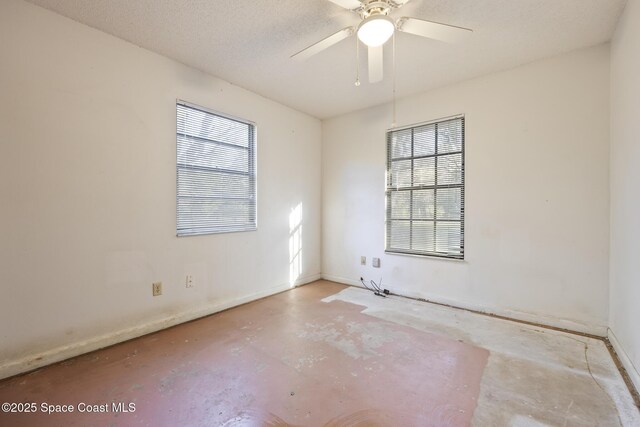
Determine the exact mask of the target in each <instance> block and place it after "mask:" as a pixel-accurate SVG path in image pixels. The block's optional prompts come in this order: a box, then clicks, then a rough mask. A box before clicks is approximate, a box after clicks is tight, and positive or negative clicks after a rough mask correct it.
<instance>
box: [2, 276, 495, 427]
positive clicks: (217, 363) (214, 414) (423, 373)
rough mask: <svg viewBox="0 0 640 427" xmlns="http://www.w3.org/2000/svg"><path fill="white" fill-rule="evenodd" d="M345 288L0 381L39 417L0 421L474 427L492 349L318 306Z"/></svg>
mask: <svg viewBox="0 0 640 427" xmlns="http://www.w3.org/2000/svg"><path fill="white" fill-rule="evenodd" d="M343 288H344V287H343V286H341V285H337V284H333V283H330V282H317V283H315V284H312V285H308V286H304V287H302V288H298V289H294V290H291V291H289V292H285V293H282V294H279V295H276V296H273V297H269V298H266V299H263V300H260V301H256V302H253V303H251V304H247V305H244V306H241V307H237V308H235V309H231V310H228V311H225V312H223V313H219V314H216V315H213V316H209V317H206V318H203V319H199V320H197V321H193V322H190V323H186V324H183V325H180V326H177V327H174V328H171V329H167V330H164V331H161V332H158V333H155V334H151V335H147V336H145V337H141V338H138V339H135V340H132V341H128V342H126V343H123V344H119V345H116V346H113V347H110V348H107V349H103V350H100V351H96V352H93V353H90V354H87V355H84V356H80V357H77V358H74V359H71V360H68V361H66V362H62V363H59V364H56V365H52V366H49V367H47V368H43V369H40V370H38V371H36V372H33V373H31V374H27V375H23V376H18V377H14V378H11V379H8V380H5V381H2V382H0V402H23V403H25V402H34V403H36V404H37V406H38V412H36V413H33V414H7V413H0V425H2V426H5V425H7V426H9V425H10V426H23V425H24V426H27V425H47V426H49V425H65V426H71V425H82V426H86V425H126V426H129V425H148V426H178V425H180V426H197V425H212V426H216V425H223V426H286V425H300V426H333V427H338V426H365V425H366V426H400V425H401V426H466V425H469V424H470V421H471V418H472V416H473V411H474V409H475V406H476V402H477V397H478V395H479V390H480V380H481V377H482V372H483V370H484V367H485V365H486V362H487V358H488V352H487V351H486V350H484V349H481V348H478V347H475V346H472V345H469V344H466V343H462V342H459V341H457V340H453V339H449V338H446V337H443V336H440V335H433V334H428V333H425V332H421V331H417V330H414V329H412V328H409V327H405V326H401V325H398V324H395V323H392V322H387V321H384V320H380V319H376V318H373V317H370V316H367V315H365V314H362V313H361V312H360V311H361V310H362V307H361V306H357V305H353V304H348V303H344V302H340V301H333V302H330V303H323V302H322V301H321V299H322V298H324V297H326V296H328V295H331V294H333V293H335V292H339V291H340V290H341V289H343ZM425 309H427V308H425ZM43 402H46V403H48V404H71V405H73V406H74V407H75V408H76V410H75V412H74V413H71V414H69V413H66V414H51V415H47V414H43V413H42V412H40V409H41V404H42V403H43ZM81 402H82V403H85V404H89V405H106V407H108V408H109V412H104V413H79V412H78V410H77V407H78V404H80V403H81ZM113 403H116V404H118V403H122V404H124V406H125V407H127V408H129V406H128V405H129V403H133V404H134V405H135V411H134V412H127V413H123V412H120V413H116V412H113V407H112V404H113ZM98 409H101V407H98Z"/></svg>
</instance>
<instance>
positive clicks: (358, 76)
mask: <svg viewBox="0 0 640 427" xmlns="http://www.w3.org/2000/svg"><path fill="white" fill-rule="evenodd" d="M355 39H356V87H357V86H360V43H358V38H357V37H355Z"/></svg>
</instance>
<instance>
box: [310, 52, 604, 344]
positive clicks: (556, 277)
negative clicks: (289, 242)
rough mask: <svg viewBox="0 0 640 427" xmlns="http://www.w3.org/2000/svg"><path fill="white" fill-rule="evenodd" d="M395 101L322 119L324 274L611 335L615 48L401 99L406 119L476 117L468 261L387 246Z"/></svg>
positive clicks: (472, 122)
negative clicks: (389, 140) (376, 263)
mask: <svg viewBox="0 0 640 427" xmlns="http://www.w3.org/2000/svg"><path fill="white" fill-rule="evenodd" d="M361 88H362V90H366V85H363V86H361ZM391 111H392V110H391V106H390V105H388V104H387V105H383V106H380V107H377V108H371V109H367V110H363V111H359V112H355V113H351V114H347V115H343V116H339V117H335V118H333V119H330V120H327V121H324V122H323V127H322V130H323V136H322V138H323V148H322V153H323V157H322V163H323V182H322V186H323V226H322V227H323V230H322V234H323V268H322V271H323V276H324V277H326V278H329V279H333V280H337V281H341V282H345V283H353V284H355V283H357V281H358V279H359V277H360V276H361V275H363V276H365V277H366V278H368V279H376V280H378V279H379V278H380V276H382V277H383V282H384V286H385V287H388V288H389V289H391V290H393V291H396V292H398V293H401V294H405V295H410V296H414V297H422V298H427V299H432V300H436V301H441V302H447V303H453V304H456V305H461V306H465V307H470V308H477V309H482V310H486V311H491V312H494V313H499V314H506V315H509V316H512V317H517V318H521V319H525V320H534V321H539V322H542V323H547V324H552V325H556V326H561V327H568V328H571V329H577V330H582V331H587V332H595V333H598V334H601V335H604V334H605V333H606V325H607V320H608V318H607V316H608V303H607V301H608V275H609V272H608V259H609V207H608V206H609V46H608V45H601V46H597V47H593V48H588V49H584V50H579V51H574V52H571V53H568V54H565V55H562V56H558V57H554V58H551V59H547V60H543V61H538V62H535V63H531V64H528V65H525V66H522V67H519V68H516V69H513V70H509V71H506V72H501V73H497V74H492V75H489V76H486V77H482V78H478V79H474V80H470V81H467V82H463V83H460V84H456V85H454V86H450V87H446V88H442V89H439V90H435V91H431V92H428V93H424V94H421V95H416V96H413V97H410V98H406V99H401V100H399V101H398V103H397V124H398V126H403V125H410V124H414V123H419V122H423V121H428V120H433V119H437V118H440V117H446V116H450V115H454V114H465V115H466V206H465V208H466V223H465V232H466V240H465V252H466V259H465V261H463V262H459V261H449V260H442V259H433V258H421V257H410V256H402V255H391V254H387V255H385V254H384V234H385V233H384V219H385V218H384V211H385V209H384V206H385V199H384V185H385V129H387V128H388V127H389V126H390V124H391V121H392V115H391ZM361 255H366V256H367V257H368V259H369V261H370V260H371V257H373V256H379V257H381V258H382V268H381V269H374V268H371V267H370V264H369V265H368V266H367V267H364V268H362V267H361V266H360V256H361Z"/></svg>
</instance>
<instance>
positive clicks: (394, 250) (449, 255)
mask: <svg viewBox="0 0 640 427" xmlns="http://www.w3.org/2000/svg"><path fill="white" fill-rule="evenodd" d="M453 120H460V121H461V126H462V135H461V137H462V141H461V150H460V151H456V152H445V153H438V129H437V127H438V125H439V124H442V123H446V122H451V121H453ZM431 125H433V126H435V154H432V155H425V156H414V155H413V144H414V139H413V131H414V130H415V129H417V128H421V127H424V126H431ZM407 130H411V146H412V149H411V152H412V154H411V155H410V156H408V157H402V158H396V159H393V157H392V156H393V153H392V146H391V144H392V135H393V133H394V132H399V131H407ZM465 139H466V130H465V116H464V115H457V116H451V117H445V118H441V119H436V120H432V121H428V122H423V123H418V124H414V125H410V126H405V127H401V128H393V129H389V130H387V134H386V148H387V155H386V161H387V163H386V168H387V170H386V191H385V253H389V254H399V255H412V256H421V257H436V258H446V259H454V260H464V257H465V251H464V246H465V142H466V141H465ZM452 154H460V155H461V159H462V168H461V183H460V184H446V185H438V167H437V165H438V163H437V161H438V158H440V157H443V156H448V155H452ZM427 157H433V158H434V159H435V162H434V163H435V166H434V178H435V183H434V185H416V186H414V182H413V179H414V178H413V176H414V160H416V159H420V158H427ZM392 159H393V160H392ZM398 159H401V160H411V164H412V166H411V181H412V183H411V185H410V186H403V187H399V186H393V185H392V182H393V181H392V161H398ZM450 188H460V198H461V199H460V219H459V220H444V219H438V213H437V191H438V190H439V189H450ZM425 189H433V190H434V202H433V205H434V214H433V219H430V220H427V221H428V222H432V223H433V224H434V227H433V229H434V231H433V233H434V250H433V251H427V250H414V249H411V246H412V243H411V239H412V237H409V239H410V242H409V246H410V247H409V248H407V247H404V248H400V247H392V246H391V223H392V221H394V220H398V219H396V218H392V207H391V200H392V194H393V192H396V191H411V192H412V195H411V197H410V205H409V206H410V211H411V216H410V219H408V220H406V219H402V221H408V222H409V224H410V230H409V235H410V236H412V230H413V225H414V222H415V221H418V220H414V219H413V208H414V203H413V191H415V190H425ZM445 221H446V222H449V223H450V222H459V223H460V249H459V252H442V251H440V252H438V251H436V250H435V249H436V243H435V240H436V235H437V227H438V225H437V224H438V222H445Z"/></svg>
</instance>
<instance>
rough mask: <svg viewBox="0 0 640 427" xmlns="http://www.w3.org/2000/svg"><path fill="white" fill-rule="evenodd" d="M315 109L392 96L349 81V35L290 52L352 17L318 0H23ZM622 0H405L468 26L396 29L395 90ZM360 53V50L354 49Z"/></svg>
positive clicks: (518, 45) (504, 52) (599, 16)
mask: <svg viewBox="0 0 640 427" xmlns="http://www.w3.org/2000/svg"><path fill="white" fill-rule="evenodd" d="M29 1H30V2H32V3H35V4H38V5H40V6H43V7H45V8H47V9H50V10H52V11H55V12H58V13H60V14H62V15H64V16H67V17H69V18H72V19H74V20H76V21H79V22H82V23H84V24H87V25H89V26H91V27H94V28H97V29H99V30H102V31H104V32H107V33H109V34H113V35H115V36H117V37H120V38H122V39H125V40H127V41H130V42H132V43H135V44H137V45H139V46H142V47H144V48H147V49H149V50H152V51H155V52H158V53H160V54H162V55H165V56H168V57H170V58H173V59H176V60H178V61H180V62H182V63H184V64H187V65H190V66H192V67H195V68H198V69H200V70H204V71H206V72H208V73H210V74H213V75H215V76H218V77H220V78H222V79H224V80H227V81H229V82H231V83H234V84H236V85H238V86H242V87H244V88H247V89H249V90H252V91H254V92H256V93H259V94H261V95H263V96H265V97H267V98H271V99H273V100H276V101H279V102H281V103H283V104H285V105H289V106H291V107H293V108H296V109H298V110H300V111H304V112H306V113H309V114H311V115H313V116H316V117H319V118H327V117H331V116H335V115H338V114H342V113H345V112H349V111H353V110H357V109H361V108H365V107H369V106H372V105H377V104H380V103H383V102H386V101H389V100H391V98H392V79H391V68H392V66H391V61H390V59H391V47H390V46H391V44H390V43H388V44H387V46H386V47H385V55H386V64H385V80H384V81H383V82H381V83H377V84H374V85H372V84H369V83H367V82H366V54H363V55H361V64H362V65H361V70H362V73H363V79H362V80H363V84H362V85H361V86H360V87H355V86H354V84H353V83H354V79H355V63H356V61H355V40H354V38H349V39H347V40H344V41H342V42H340V43H339V44H337V45H335V46H333V47H332V48H330V49H328V50H326V51H324V52H322V53H320V54H318V55H316V56H314V57H312V58H310V59H309V60H307V61H305V62H298V61H294V60H291V59H290V58H289V57H290V56H291V55H292V54H294V53H296V52H298V51H299V50H301V49H303V48H305V47H306V46H308V45H310V44H313V43H315V42H316V41H318V40H320V39H322V38H324V37H326V36H328V35H330V34H332V33H333V32H335V31H337V30H339V29H341V28H343V27H345V26H349V25H354V24H357V23H358V22H359V17H358V16H357V15H356V14H354V13H351V12H349V11H346V10H344V9H341V8H340V7H338V6H336V5H335V4H333V3H331V2H329V1H327V0H29ZM625 3H626V0H411V1H410V2H409V3H408V4H407V5H406V6H404V7H403V8H402V9H400V10H397V11H395V12H394V16H396V17H399V16H414V17H417V18H422V19H427V20H432V21H437V22H445V23H450V24H453V25H457V26H462V27H467V28H472V29H473V30H474V34H473V35H472V36H471V38H470V40H469V41H468V42H465V43H463V44H459V45H450V44H446V43H441V42H436V41H431V40H427V39H423V38H420V37H416V36H413V35H410V34H402V33H400V34H398V36H397V38H396V52H397V53H396V56H397V94H398V96H399V97H402V96H406V95H409V94H412V93H417V92H423V91H426V90H428V89H432V88H435V87H439V86H443V85H446V84H449V83H453V82H456V81H461V80H465V79H469V78H473V77H476V76H480V75H483V74H487V73H490V72H494V71H498V70H503V69H507V68H511V67H514V66H517V65H520V64H523V63H527V62H530V61H533V60H536V59H540V58H544V57H547V56H551V55H554V54H558V53H562V52H566V51H569V50H572V49H576V48H580V47H586V46H590V45H594V44H598V43H602V42H606V41H608V40H609V39H610V38H611V35H612V33H613V30H614V28H615V25H616V22H617V20H618V17H619V15H620V13H621V12H622V9H623V7H624V4H625ZM361 53H364V52H361Z"/></svg>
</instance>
